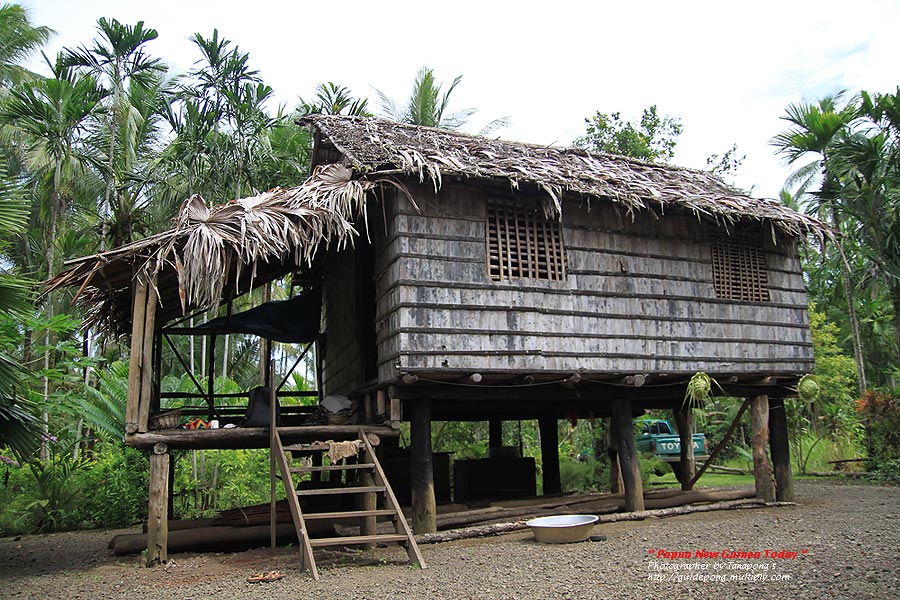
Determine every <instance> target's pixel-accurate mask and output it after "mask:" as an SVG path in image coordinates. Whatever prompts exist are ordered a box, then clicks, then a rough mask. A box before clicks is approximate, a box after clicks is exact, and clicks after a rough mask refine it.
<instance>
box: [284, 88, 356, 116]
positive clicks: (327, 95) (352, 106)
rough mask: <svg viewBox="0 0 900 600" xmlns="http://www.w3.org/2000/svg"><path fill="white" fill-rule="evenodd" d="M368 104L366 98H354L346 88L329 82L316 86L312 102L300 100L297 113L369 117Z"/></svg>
mask: <svg viewBox="0 0 900 600" xmlns="http://www.w3.org/2000/svg"><path fill="white" fill-rule="evenodd" d="M368 104H369V101H368V100H367V99H366V98H354V97H353V94H352V93H351V92H350V90H349V89H348V88H346V87H344V86H342V85H338V84H336V83H333V82H331V81H329V82H327V83H320V84H319V85H317V86H316V97H315V99H314V100H313V101H312V102H307V101H306V100H304V99H303V98H300V105H299V106H298V107H297V113H298V114H300V115H312V114H324V115H347V116H351V117H371V116H372V113H370V112H369V110H368Z"/></svg>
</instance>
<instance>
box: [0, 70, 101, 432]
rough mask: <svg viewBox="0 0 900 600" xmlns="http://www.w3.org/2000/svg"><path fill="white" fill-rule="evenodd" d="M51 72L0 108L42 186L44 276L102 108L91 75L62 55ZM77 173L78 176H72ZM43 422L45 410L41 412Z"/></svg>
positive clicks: (53, 261)
mask: <svg viewBox="0 0 900 600" xmlns="http://www.w3.org/2000/svg"><path fill="white" fill-rule="evenodd" d="M50 66H51V69H52V71H53V77H51V78H47V79H41V80H38V81H35V82H24V83H22V84H21V85H20V86H17V87H15V88H13V89H12V90H10V94H9V97H8V98H7V100H6V102H5V103H4V105H3V108H2V110H0V123H4V124H7V125H12V126H13V127H15V128H16V129H17V131H18V132H20V134H21V136H22V145H23V147H24V149H25V154H26V161H25V162H26V163H27V164H28V165H29V168H30V170H31V172H32V173H33V174H34V177H35V180H36V181H37V182H38V187H39V188H40V189H43V190H46V194H45V197H44V200H45V202H44V203H43V210H45V211H46V214H47V215H48V218H47V219H46V221H45V223H46V224H47V226H46V228H45V229H44V232H45V234H46V243H45V246H44V247H45V249H46V254H45V256H46V271H45V272H44V273H45V274H46V276H48V277H52V276H53V275H55V274H56V273H57V272H58V269H59V263H60V261H59V258H58V254H57V240H58V239H61V238H62V237H63V235H61V231H62V230H63V224H64V220H62V219H61V218H60V217H61V216H62V215H63V214H64V213H65V212H66V210H67V206H68V203H69V199H70V198H69V195H68V194H67V192H66V190H67V187H66V186H67V183H68V177H67V178H66V179H67V180H66V181H64V177H63V176H64V174H65V175H72V174H73V173H77V172H78V171H79V169H80V168H81V167H82V166H84V164H85V162H86V161H85V154H84V152H83V150H84V148H83V146H82V145H81V141H82V140H81V135H82V134H83V133H85V131H86V128H87V125H88V122H89V118H91V117H93V116H94V114H95V112H96V111H98V110H100V109H101V108H102V107H101V102H102V100H103V98H104V97H105V95H106V94H105V92H104V90H102V89H101V88H100V87H99V86H98V85H97V82H96V80H95V79H94V78H93V77H92V76H90V75H82V74H79V73H77V72H76V71H75V70H74V69H72V68H70V67H66V66H64V65H63V64H62V62H61V60H57V62H56V63H55V64H53V65H50ZM76 177H77V175H76ZM54 301H55V299H54V298H53V297H48V298H47V299H46V302H45V315H46V318H47V319H48V321H49V319H51V318H52V316H53V314H54ZM50 337H51V332H50V329H49V328H47V329H46V330H45V332H44V347H45V348H46V350H45V351H44V361H43V362H44V371H45V373H47V372H48V371H49V369H50V366H51V354H50ZM42 379H43V398H44V404H45V406H46V405H47V403H48V402H49V397H50V380H49V378H48V377H47V376H46V375H44V376H43V378H42ZM44 427H45V429H46V427H47V413H46V410H45V412H44Z"/></svg>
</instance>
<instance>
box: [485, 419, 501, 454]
mask: <svg viewBox="0 0 900 600" xmlns="http://www.w3.org/2000/svg"><path fill="white" fill-rule="evenodd" d="M502 445H503V421H501V420H500V419H491V420H489V421H488V448H499V447H500V446H502Z"/></svg>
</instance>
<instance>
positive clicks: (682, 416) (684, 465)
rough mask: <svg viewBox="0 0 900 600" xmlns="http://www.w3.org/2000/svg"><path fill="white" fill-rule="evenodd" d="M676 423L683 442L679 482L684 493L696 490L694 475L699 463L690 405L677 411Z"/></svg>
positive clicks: (679, 436)
mask: <svg viewBox="0 0 900 600" xmlns="http://www.w3.org/2000/svg"><path fill="white" fill-rule="evenodd" d="M674 412H675V422H676V423H677V425H678V438H679V440H680V442H681V462H680V463H679V464H678V465H677V468H680V469H681V473H680V474H679V475H680V477H679V480H680V481H681V489H682V490H684V491H688V490H692V489H694V481H693V479H694V473H695V472H696V470H697V463H696V461H695V460H694V413H693V411H692V410H691V407H690V406H689V405H686V406H682V407H681V408H679V409H676V410H675V411H674Z"/></svg>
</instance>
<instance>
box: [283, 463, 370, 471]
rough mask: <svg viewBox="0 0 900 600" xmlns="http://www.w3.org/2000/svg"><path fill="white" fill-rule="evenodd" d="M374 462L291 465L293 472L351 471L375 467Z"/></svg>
mask: <svg viewBox="0 0 900 600" xmlns="http://www.w3.org/2000/svg"><path fill="white" fill-rule="evenodd" d="M374 468H375V465H374V464H372V463H358V464H355V465H325V466H320V467H291V473H314V472H317V471H318V472H321V471H351V470H353V469H374Z"/></svg>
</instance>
